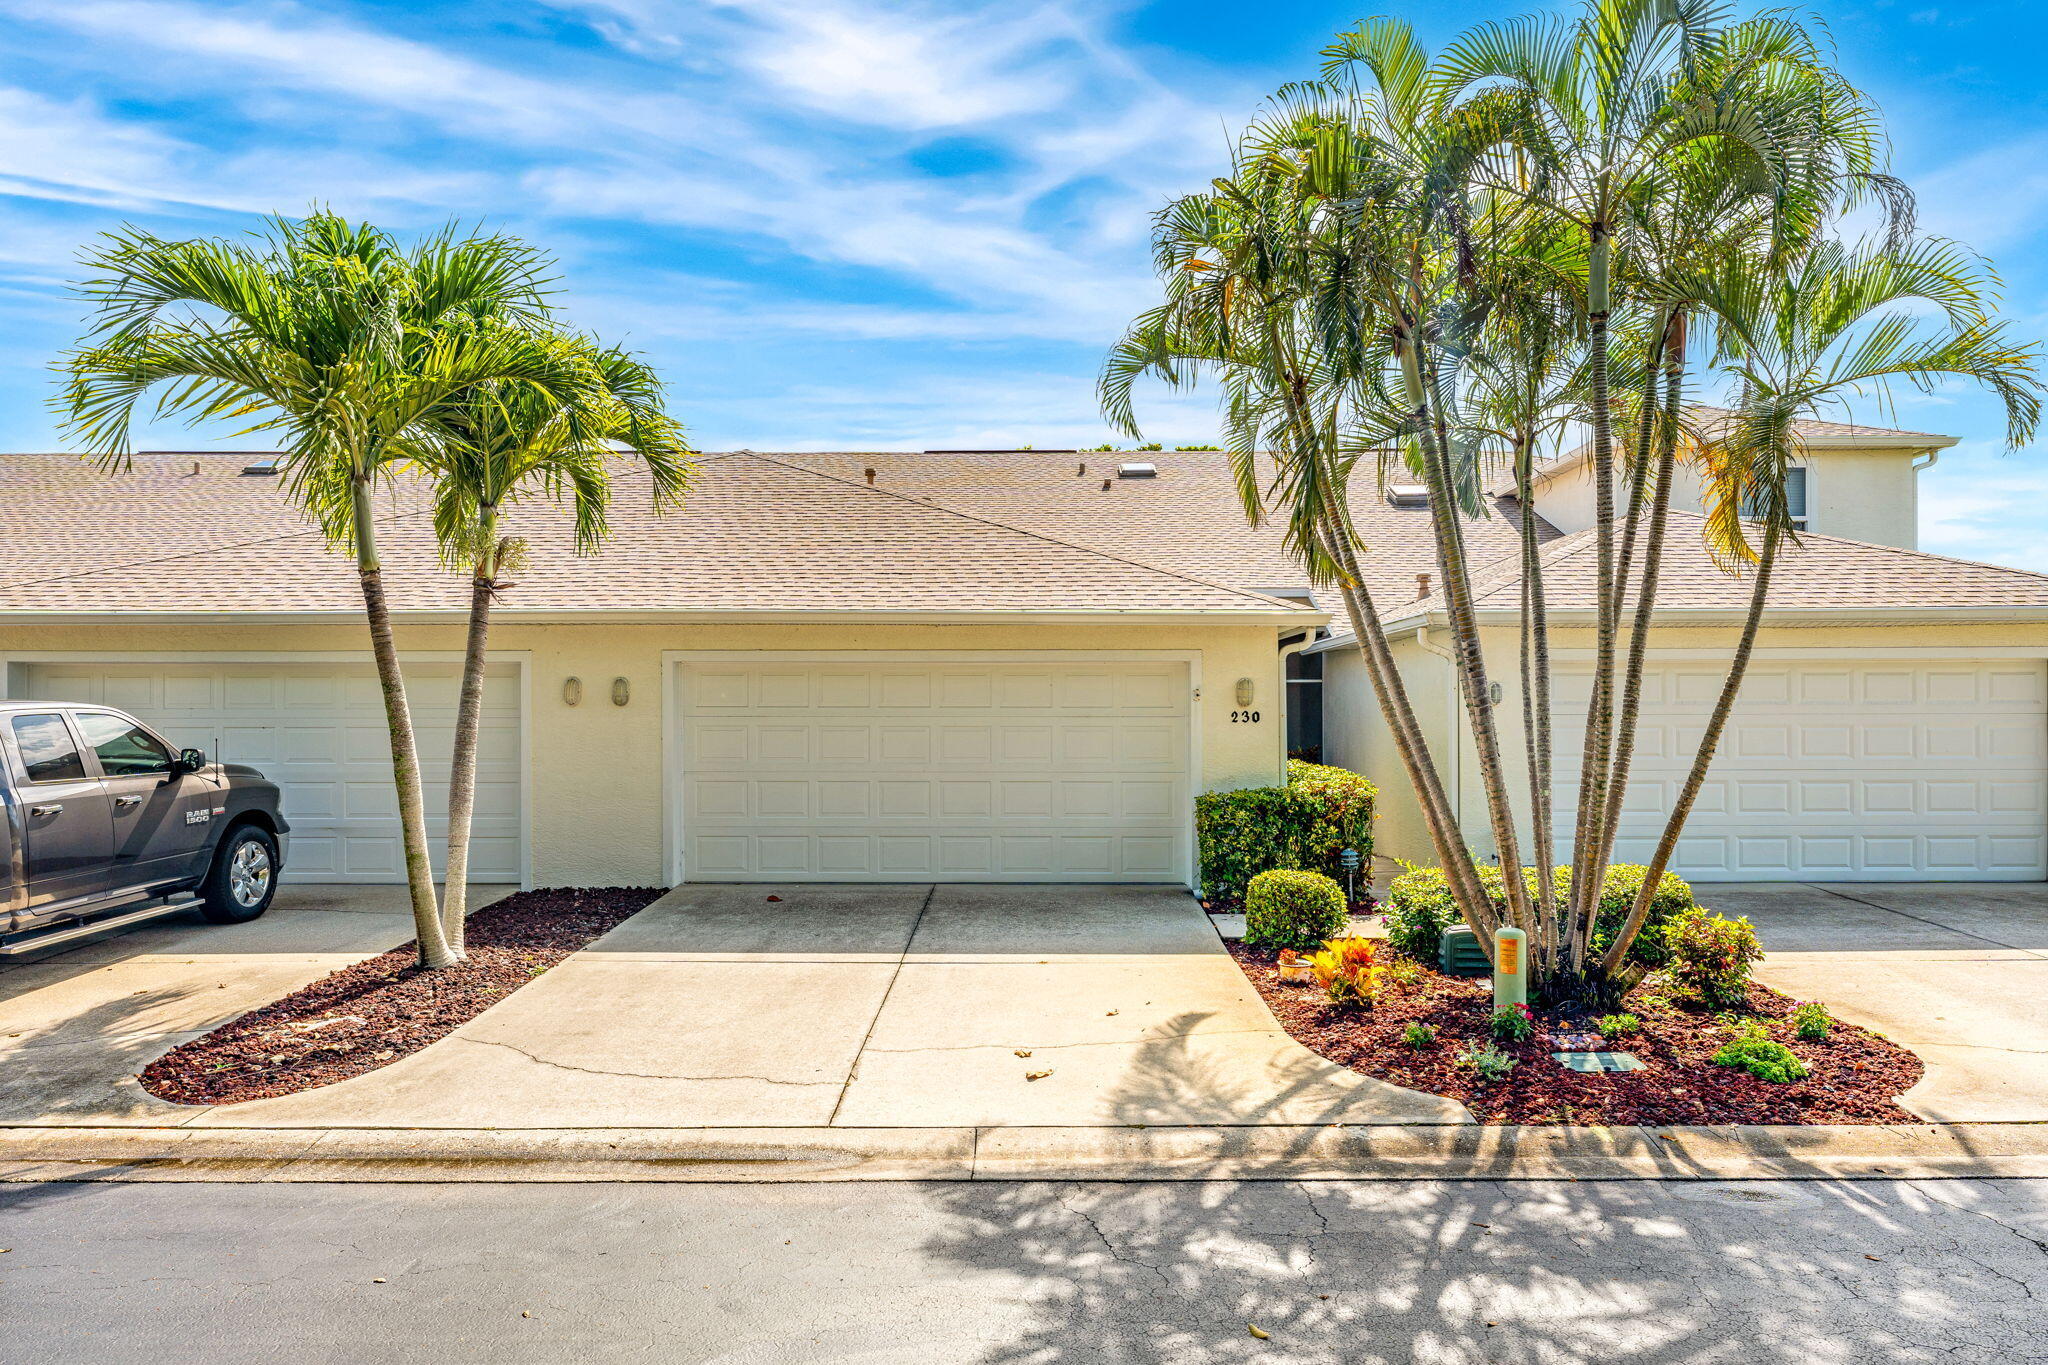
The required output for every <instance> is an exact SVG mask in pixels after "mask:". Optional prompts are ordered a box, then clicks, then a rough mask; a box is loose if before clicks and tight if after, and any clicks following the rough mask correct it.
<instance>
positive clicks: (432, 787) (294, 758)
mask: <svg viewBox="0 0 2048 1365" xmlns="http://www.w3.org/2000/svg"><path fill="white" fill-rule="evenodd" d="M405 675H406V690H407V693H408V696H409V699H410V701H411V703H412V712H413V724H414V727H415V729H416V730H417V731H418V736H419V750H420V764H421V766H422V767H423V768H424V769H425V770H426V777H427V793H426V804H427V831H428V834H429V835H430V836H431V837H432V841H433V849H434V867H435V869H436V870H437V871H438V870H439V869H440V868H441V866H442V864H443V861H444V858H443V854H444V852H445V849H446V839H445V836H446V834H447V828H448V819H447V814H448V758H449V752H448V750H449V745H450V743H451V742H452V741H453V738H454V734H455V700H456V693H457V689H458V686H459V683H460V678H459V677H458V675H457V672H456V668H455V666H454V665H453V664H423V663H408V664H406V666H405ZM11 687H12V690H13V692H14V695H16V696H18V697H36V698H46V699H49V700H52V701H88V702H99V703H101V704H103V705H107V706H114V707H118V708H120V709H121V710H123V711H127V712H128V713H130V714H131V715H134V716H137V717H139V718H140V719H142V720H144V721H146V722H148V723H149V724H150V725H152V726H154V727H156V728H157V729H158V730H160V731H162V732H163V735H164V737H165V738H166V739H168V740H170V741H171V742H172V743H174V744H178V745H181V746H185V747H190V748H194V749H204V750H206V751H207V752H208V753H209V754H211V755H213V756H214V757H217V758H220V759H224V760H226V761H227V762H230V763H246V764H248V765H249V766H250V767H253V768H257V769H260V770H261V771H262V772H263V774H264V775H265V776H267V777H269V778H270V779H271V780H272V781H274V782H276V783H277V784H278V787H279V790H280V791H281V793H282V796H283V805H284V816H285V819H286V820H288V821H290V822H291V826H292V836H291V854H290V857H289V858H288V859H287V861H286V866H285V872H284V877H285V880H287V881H300V882H402V881H404V880H405V855H404V850H403V843H402V841H401V840H400V837H399V829H398V815H397V812H398V798H397V791H396V789H395V788H394V787H393V785H392V782H391V740H390V732H389V730H387V729H386V727H385V723H384V698H383V694H382V692H381V691H380V690H379V689H378V686H377V676H376V673H375V671H374V670H373V669H372V668H371V666H370V665H369V664H368V663H367V662H365V663H355V662H340V661H336V662H317V663H268V662H223V663H212V662H184V663H113V662H66V663H35V664H27V665H20V666H18V673H17V676H15V677H14V678H13V679H12V680H11ZM521 743H522V740H521V734H520V705H519V675H518V672H517V670H516V669H513V668H510V667H505V668H500V669H494V670H493V671H492V672H491V673H489V674H488V675H487V676H486V678H485V685H484V710H483V724H482V733H481V735H480V737H479V741H478V755H477V797H476V818H475V821H474V824H473V826H472V835H471V845H470V849H471V853H470V874H469V875H470V879H471V880H472V881H475V882H479V883H481V882H516V881H518V880H519V879H520V876H521V867H520V864H521V861H522V859H521V857H520V851H521V846H522V826H523V823H524V822H523V821H522V819H521V815H520V809H521V807H520V802H521V799H522V790H521V788H522V783H521V780H520V776H521Z"/></svg>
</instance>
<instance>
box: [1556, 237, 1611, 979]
mask: <svg viewBox="0 0 2048 1365" xmlns="http://www.w3.org/2000/svg"><path fill="white" fill-rule="evenodd" d="M1611 256H1612V246H1611V242H1610V239H1609V237H1608V235H1607V228H1606V225H1605V224H1604V223H1599V222H1596V223H1594V224H1593V227H1592V243H1591V252H1590V255H1589V258H1588V272H1587V291H1586V303H1587V315H1588V321H1589V324H1590V326H1589V328H1588V335H1587V340H1586V372H1587V379H1588V382H1589V387H1590V388H1591V398H1590V402H1591V406H1592V413H1591V417H1592V423H1593V509H1594V510H1593V522H1594V532H1593V534H1594V537H1595V542H1594V543H1595V545H1596V547H1597V550H1598V558H1599V568H1598V576H1599V585H1600V586H1599V590H1598V591H1597V592H1596V593H1595V594H1594V596H1595V598H1596V600H1597V602H1598V605H1599V623H1598V627H1597V632H1596V636H1595V644H1594V661H1593V687H1592V692H1591V695H1590V696H1589V698H1588V699H1587V704H1586V733H1585V743H1584V746H1583V749H1582V751H1581V753H1580V761H1579V814H1578V824H1577V829H1576V831H1575V833H1574V835H1573V841H1572V888H1571V902H1570V909H1569V911H1568V912H1567V914H1566V924H1565V946H1564V954H1563V955H1564V959H1565V960H1564V962H1563V963H1562V964H1561V966H1562V969H1563V970H1564V971H1565V972H1566V973H1568V974H1571V975H1577V974H1578V973H1579V972H1580V971H1581V970H1582V968H1583V967H1584V965H1585V953H1586V942H1587V939H1588V937H1589V935H1588V932H1587V923H1588V921H1589V920H1590V918H1591V916H1592V913H1593V911H1592V907H1593V906H1594V905H1596V904H1598V900H1599V894H1600V882H1601V880H1602V878H1603V874H1604V872H1605V869H1603V868H1600V867H1599V866H1598V865H1597V864H1596V863H1595V862H1594V861H1593V859H1594V857H1595V855H1596V854H1597V852H1598V848H1599V822H1600V816H1601V814H1602V813H1603V812H1604V811H1605V810H1606V799H1607V761H1608V727H1609V718H1610V717H1611V715H1612V714H1613V704H1614V647H1615V634H1616V630H1617V626H1618V620H1617V617H1618V613H1617V611H1616V607H1615V600H1614V594H1613V591H1612V587H1613V582H1614V569H1615V564H1614V449H1613V444H1612V443H1613V438H1614V430H1613V420H1612V414H1611V413H1610V412H1609V411H1608V406H1607V404H1608V390H1607V320H1608V310H1609V307H1610V294H1609V289H1608V268H1609V264H1610V261H1611Z"/></svg>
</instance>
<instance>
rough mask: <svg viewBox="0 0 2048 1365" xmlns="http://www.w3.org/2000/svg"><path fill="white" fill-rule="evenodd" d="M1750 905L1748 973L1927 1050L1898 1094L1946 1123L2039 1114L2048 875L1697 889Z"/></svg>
mask: <svg viewBox="0 0 2048 1365" xmlns="http://www.w3.org/2000/svg"><path fill="white" fill-rule="evenodd" d="M1697 890H1698V893H1699V896H1700V899H1701V900H1702V901H1704V902H1705V903H1707V904H1708V905H1711V906H1712V907H1713V908H1714V909H1716V910H1718V911H1720V912H1721V913H1723V914H1740V915H1747V916H1748V917H1749V918H1750V920H1751V921H1752V922H1753V923H1754V924H1755V925H1756V928H1757V933H1758V934H1759V936H1760V937H1761V938H1762V939H1763V943H1764V947H1765V950H1766V951H1767V952H1768V954H1769V956H1768V957H1767V958H1766V959H1765V960H1764V962H1763V964H1762V965H1761V966H1760V967H1759V968H1758V970H1757V977H1758V979H1759V980H1761V981H1762V982H1763V983H1764V984H1765V985H1768V986H1772V987H1774V988H1776V989H1778V990H1781V991H1784V992H1785V993H1786V994H1788V995H1791V996H1795V997H1797V998H1798V999H1801V1000H1821V1001H1825V1002H1826V1003H1827V1006H1828V1008H1829V1009H1831V1010H1833V1011H1834V1012H1835V1013H1836V1014H1837V1015H1839V1016H1840V1017H1842V1018H1844V1019H1847V1020H1849V1021H1851V1022H1852V1023H1856V1024H1860V1025H1862V1026H1864V1027H1865V1028H1870V1029H1875V1030H1876V1031H1877V1032H1879V1033H1882V1034H1884V1035H1885V1036H1886V1037H1888V1038H1890V1039H1892V1040H1893V1041H1894V1042H1897V1043H1901V1044H1903V1045H1905V1046H1906V1047H1909V1048H1911V1049H1912V1050H1913V1051H1914V1052H1917V1053H1919V1054H1920V1056H1921V1057H1923V1058H1925V1059H1926V1061H1927V1074H1926V1076H1925V1077H1923V1078H1922V1079H1921V1081H1920V1083H1919V1084H1918V1085H1916V1086H1914V1087H1913V1089H1911V1090H1910V1091H1908V1092H1906V1095H1905V1096H1904V1097H1903V1099H1902V1101H1901V1103H1903V1104H1904V1105H1905V1107H1906V1108H1907V1109H1910V1110H1911V1111H1912V1112H1914V1113H1915V1114H1918V1115H1920V1116H1921V1117H1922V1118H1927V1119H1933V1120H1937V1121H1941V1122H1950V1123H1964V1122H2000V1121H2011V1122H2042V1121H2048V885H2043V884H2042V883H2038V882H2026V883H1996V882H1990V883H1986V882H1977V883H1969V882H1924V883H1896V884H1872V883H1821V884H1801V883H1777V884H1762V883H1759V884H1747V883H1741V884H1729V885H1724V886H1701V887H1699V888H1697Z"/></svg>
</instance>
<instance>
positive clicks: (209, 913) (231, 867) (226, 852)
mask: <svg viewBox="0 0 2048 1365" xmlns="http://www.w3.org/2000/svg"><path fill="white" fill-rule="evenodd" d="M276 894H277V840H275V839H273V838H271V837H270V833H269V831H268V830H265V829H264V828H263V827H262V826H261V825H238V826H236V827H235V828H234V829H231V830H229V831H228V837H227V838H225V839H223V840H221V844H220V850H219V851H218V852H216V853H215V854H214V855H213V868H212V870H210V871H209V872H208V873H207V874H206V880H205V881H204V882H202V883H200V887H199V895H200V899H201V908H202V910H203V911H204V913H205V915H206V917H207V918H208V919H209V920H211V921H213V922H214V923H215V924H246V923H248V922H249V921H250V920H252V919H255V918H256V917H257V916H258V915H260V914H262V913H263V912H264V911H265V910H268V909H269V908H270V900H271V897H273V896H275V895H276Z"/></svg>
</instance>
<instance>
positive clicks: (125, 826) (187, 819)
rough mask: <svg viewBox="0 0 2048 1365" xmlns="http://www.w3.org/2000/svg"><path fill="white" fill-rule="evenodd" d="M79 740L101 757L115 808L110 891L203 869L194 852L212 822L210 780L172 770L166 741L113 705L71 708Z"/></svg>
mask: <svg viewBox="0 0 2048 1365" xmlns="http://www.w3.org/2000/svg"><path fill="white" fill-rule="evenodd" d="M71 719H72V720H73V721H74V722H75V723H76V724H77V726H78V735H79V738H81V739H83V740H84V741H85V747H86V748H88V749H91V750H92V751H93V756H94V757H95V758H96V759H97V760H98V761H99V765H100V777H101V779H102V783H103V785H104V787H105V789H106V793H107V797H108V799H109V802H110V803H111V805H112V807H113V814H114V861H113V866H112V868H111V869H110V870H109V874H108V889H109V890H114V891H120V890H125V889H126V888H128V887H131V886H142V885H145V884H148V883H152V882H166V881H177V880H182V879H183V878H186V877H191V876H197V875H198V874H199V873H200V872H203V871H204V870H205V869H204V868H202V867H200V866H199V856H200V854H201V853H202V852H203V851H204V850H205V847H206V836H207V834H208V833H209V832H211V830H212V828H213V825H212V821H213V805H214V800H213V798H214V794H215V793H214V786H215V784H214V783H212V782H210V781H208V780H207V779H206V778H203V777H200V776H198V775H197V774H194V773H181V774H179V775H178V776H176V777H173V776H172V775H171V758H172V755H171V750H170V746H169V745H167V744H165V743H164V742H163V741H162V740H160V739H158V738H157V737H156V736H155V735H153V734H151V733H150V732H149V731H147V730H145V729H143V728H142V727H141V726H140V725H137V724H136V723H135V722H134V720H132V719H131V718H129V717H127V716H124V715H119V714H117V713H115V712H112V711H73V712H72V713H71Z"/></svg>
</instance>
